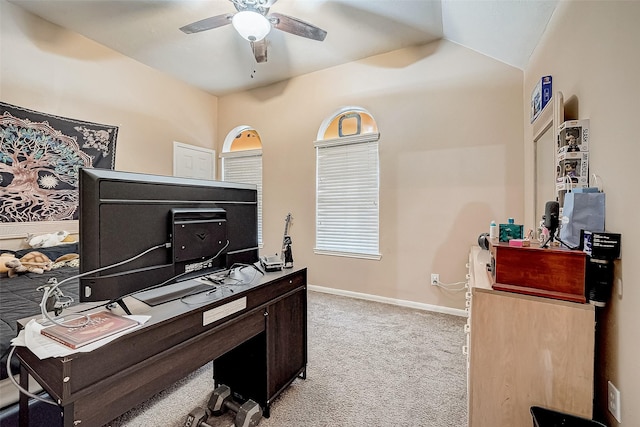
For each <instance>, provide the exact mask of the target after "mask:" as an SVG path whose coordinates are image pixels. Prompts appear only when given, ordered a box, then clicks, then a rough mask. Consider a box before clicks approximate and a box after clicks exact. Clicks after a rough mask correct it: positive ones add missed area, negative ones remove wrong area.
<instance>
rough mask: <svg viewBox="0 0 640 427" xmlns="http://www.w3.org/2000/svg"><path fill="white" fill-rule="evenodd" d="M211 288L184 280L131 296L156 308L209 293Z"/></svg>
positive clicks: (210, 286)
mask: <svg viewBox="0 0 640 427" xmlns="http://www.w3.org/2000/svg"><path fill="white" fill-rule="evenodd" d="M212 288H213V287H212V285H207V284H203V283H200V282H197V281H195V280H185V281H183V282H177V283H172V284H170V285H164V286H161V287H159V288H155V289H150V290H148V291H142V292H138V293H136V294H134V295H132V296H133V297H134V298H135V299H137V300H138V301H142V302H143V303H145V304H147V305H150V306H156V305H160V304H164V303H165V302H169V301H174V300H177V299H180V298H183V297H186V296H187V295H193V294H197V293H200V292H205V291H210V290H211V289H212Z"/></svg>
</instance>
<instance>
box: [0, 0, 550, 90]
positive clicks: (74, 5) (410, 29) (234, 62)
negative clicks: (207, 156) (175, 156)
mask: <svg viewBox="0 0 640 427" xmlns="http://www.w3.org/2000/svg"><path fill="white" fill-rule="evenodd" d="M9 1H10V2H11V3H13V4H15V5H17V6H19V7H21V8H23V9H26V10H28V11H30V12H32V13H34V14H36V15H38V16H40V17H42V18H44V19H46V20H48V21H51V22H53V23H55V24H57V25H60V26H62V27H64V28H67V29H69V30H72V31H74V32H77V33H79V34H82V35H84V36H86V37H87V38H89V39H92V40H94V41H96V42H98V43H100V44H102V45H105V46H107V47H109V48H112V49H114V50H116V51H118V52H120V53H122V54H124V55H126V56H129V57H131V58H133V59H135V60H137V61H139V62H142V63H144V64H147V65H149V66H151V67H153V68H156V69H158V70H161V71H163V72H166V73H168V74H170V75H173V76H175V77H176V78H178V79H180V80H183V81H185V82H187V83H189V84H192V85H194V86H197V87H200V88H202V89H203V90H206V91H207V92H210V93H212V94H214V95H224V94H228V93H232V92H236V91H240V90H245V89H248V88H254V87H259V86H264V85H268V84H271V83H275V82H278V81H282V80H286V79H288V78H290V77H293V76H297V75H301V74H306V73H309V72H312V71H316V70H320V69H324V68H328V67H332V66H335V65H339V64H343V63H346V62H351V61H355V60H358V59H362V58H366V57H369V56H372V55H376V54H380V53H384V52H389V51H392V50H396V49H399V48H403V47H407V46H415V45H421V44H425V43H428V42H431V41H434V40H438V39H440V38H445V39H448V40H450V41H453V42H455V43H458V44H461V45H463V46H466V47H468V48H470V49H473V50H476V51H478V52H480V53H483V54H485V55H487V56H490V57H493V58H495V59H497V60H500V61H502V62H505V63H507V64H509V65H512V66H514V67H517V68H521V69H523V68H524V67H525V65H526V63H527V61H528V59H529V56H530V55H531V53H532V51H533V49H534V48H535V46H536V44H537V43H538V40H539V39H540V36H541V34H542V33H543V32H544V29H545V27H546V25H547V22H548V21H549V18H550V17H551V14H552V13H553V11H554V9H555V7H556V4H557V0H442V1H440V0H279V1H278V2H277V3H276V4H274V5H273V6H272V7H271V12H278V13H281V14H285V15H289V16H293V17H296V18H299V19H301V20H303V21H306V22H309V23H312V24H314V25H316V26H318V27H320V28H322V29H324V30H326V31H327V33H328V34H327V37H326V39H325V40H324V41H323V42H318V41H315V40H310V39H306V38H302V37H298V36H295V35H291V34H288V33H285V32H282V31H278V30H272V31H271V33H270V34H269V35H268V36H267V40H268V62H266V63H262V64H256V62H255V59H254V56H253V53H252V51H251V48H250V45H249V42H247V41H246V40H244V39H242V38H241V37H240V35H238V34H237V33H236V31H235V29H234V28H233V27H232V26H231V25H226V26H224V27H220V28H216V29H213V30H209V31H205V32H201V33H196V34H184V33H183V32H181V31H179V28H180V27H182V26H184V25H186V24H189V23H191V22H194V21H198V20H201V19H204V18H208V17H210V16H214V15H219V14H224V13H233V12H235V8H234V5H233V4H232V3H231V2H230V1H227V0H9Z"/></svg>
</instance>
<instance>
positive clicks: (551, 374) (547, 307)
mask: <svg viewBox="0 0 640 427" xmlns="http://www.w3.org/2000/svg"><path fill="white" fill-rule="evenodd" d="M488 254H489V253H488V252H487V251H482V250H481V249H480V248H477V247H474V248H472V251H471V255H470V281H469V282H470V287H471V290H470V292H469V293H468V297H469V299H470V303H469V304H468V305H469V308H470V310H469V311H470V322H469V326H468V331H469V332H470V335H469V338H470V340H469V348H468V351H469V360H468V361H469V372H468V374H469V378H468V380H469V383H468V386H469V425H470V426H471V427H512V426H528V425H531V424H532V418H531V414H530V407H531V406H534V405H535V406H543V407H547V408H551V409H555V410H558V411H561V412H566V413H569V414H573V415H577V416H581V417H585V418H591V417H592V408H593V369H594V366H593V363H594V340H595V311H594V307H593V306H592V305H589V304H579V303H573V302H567V301H561V300H557V299H551V298H543V297H537V296H530V295H523V294H518V293H512V292H503V291H496V290H494V289H493V288H492V287H491V280H490V276H489V274H488V273H487V272H486V263H487V262H490V256H489V255H488Z"/></svg>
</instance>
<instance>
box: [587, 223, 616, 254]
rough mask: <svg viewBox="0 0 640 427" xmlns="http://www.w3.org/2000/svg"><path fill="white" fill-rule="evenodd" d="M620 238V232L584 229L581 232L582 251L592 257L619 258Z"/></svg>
mask: <svg viewBox="0 0 640 427" xmlns="http://www.w3.org/2000/svg"><path fill="white" fill-rule="evenodd" d="M621 238H622V235H621V234H620V233H607V232H604V231H588V230H584V231H583V232H582V239H583V240H582V247H583V251H584V253H586V254H587V255H589V256H590V257H592V258H599V259H617V258H620V246H621V242H620V240H621Z"/></svg>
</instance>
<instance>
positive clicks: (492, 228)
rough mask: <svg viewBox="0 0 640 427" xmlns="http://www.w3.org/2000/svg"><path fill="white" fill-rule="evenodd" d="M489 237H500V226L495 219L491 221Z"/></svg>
mask: <svg viewBox="0 0 640 427" xmlns="http://www.w3.org/2000/svg"><path fill="white" fill-rule="evenodd" d="M489 238H490V239H497V238H498V226H497V225H496V222H495V221H491V224H489Z"/></svg>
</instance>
